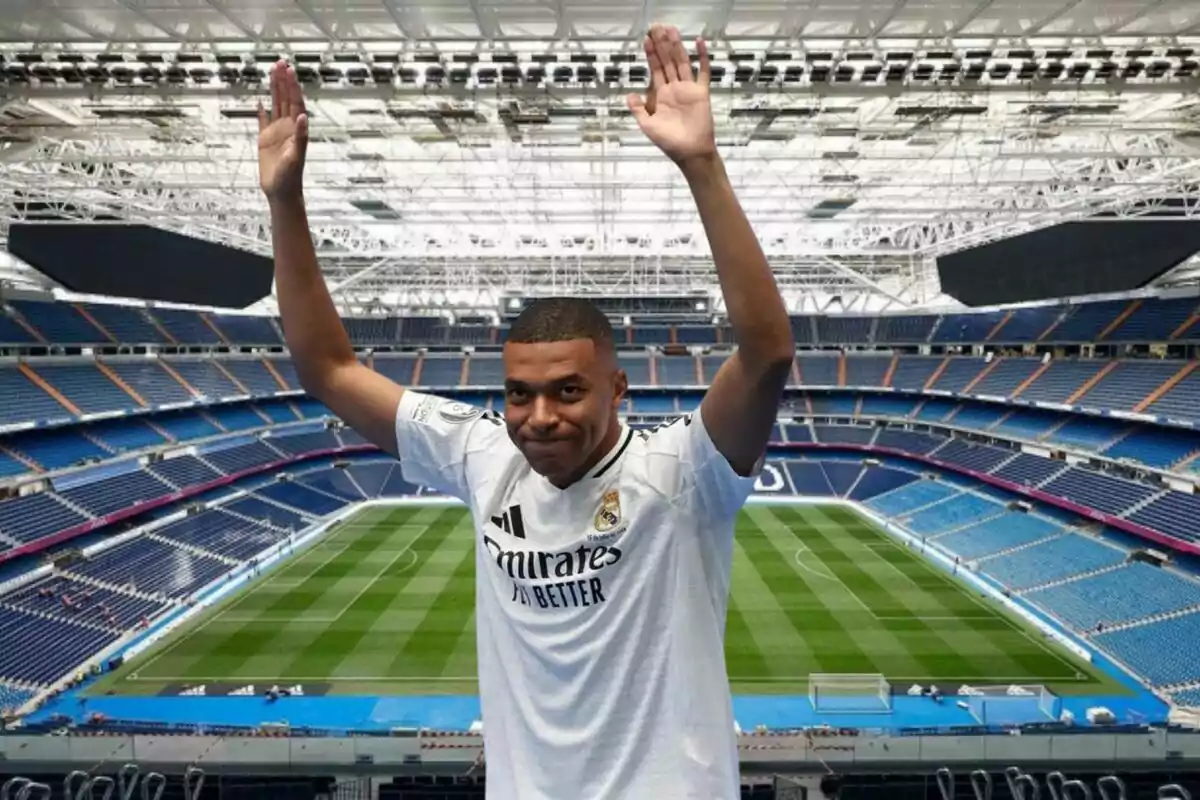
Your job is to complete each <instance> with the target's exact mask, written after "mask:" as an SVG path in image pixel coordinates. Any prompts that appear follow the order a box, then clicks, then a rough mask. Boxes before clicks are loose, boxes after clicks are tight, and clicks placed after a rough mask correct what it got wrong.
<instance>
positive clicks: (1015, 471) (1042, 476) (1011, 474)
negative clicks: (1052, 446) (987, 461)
mask: <svg viewBox="0 0 1200 800" xmlns="http://www.w3.org/2000/svg"><path fill="white" fill-rule="evenodd" d="M1066 466H1067V465H1066V463H1065V462H1063V461H1055V460H1052V459H1049V458H1042V457H1041V456H1034V455H1029V454H1028V453H1021V454H1019V455H1018V456H1017V457H1016V458H1014V459H1013V460H1012V461H1010V462H1008V463H1007V464H1005V465H1004V466H1003V467H1001V468H1000V469H998V470H996V471H995V472H993V473H992V474H993V475H995V476H996V477H997V478H1001V479H1003V480H1006V481H1012V482H1013V483H1015V484H1018V485H1020V486H1026V487H1036V486H1037V485H1038V484H1041V483H1044V482H1045V481H1048V480H1049V479H1050V478H1051V477H1052V476H1053V475H1055V474H1056V473H1058V472H1061V471H1062V470H1063V469H1064V468H1065V467H1066Z"/></svg>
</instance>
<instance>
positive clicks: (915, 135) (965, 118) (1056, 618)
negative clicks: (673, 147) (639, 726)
mask: <svg viewBox="0 0 1200 800" xmlns="http://www.w3.org/2000/svg"><path fill="white" fill-rule="evenodd" d="M660 19H661V20H663V21H667V22H670V23H671V24H674V25H678V26H679V28H680V30H681V31H682V32H683V33H684V35H685V36H703V37H705V38H706V40H707V41H708V43H709V49H710V52H711V53H712V58H713V68H712V79H713V85H712V102H713V110H714V115H715V121H716V135H717V142H718V145H719V147H720V149H721V152H722V156H723V157H724V159H725V161H726V164H727V168H728V171H729V174H730V177H731V180H732V182H733V184H734V187H735V189H736V190H737V192H738V197H739V199H740V202H741V204H742V206H743V208H744V209H745V211H746V213H747V215H748V217H749V218H750V221H751V222H752V223H753V226H754V229H755V232H756V233H757V235H758V237H759V239H760V241H761V243H762V247H763V250H764V251H765V253H766V255H767V257H768V260H769V261H770V264H771V267H772V270H773V272H774V274H775V278H776V281H777V283H778V285H779V287H780V291H781V293H782V294H783V296H784V300H785V301H786V303H787V306H788V311H789V315H790V320H791V330H792V334H793V337H794V339H795V342H796V344H797V351H796V354H795V360H794V363H793V365H792V369H791V374H790V378H789V380H788V383H787V389H786V394H785V397H784V402H783V404H782V405H781V406H780V408H779V412H778V417H777V420H776V423H775V426H774V429H773V433H772V435H771V442H770V445H769V447H768V451H767V456H766V461H765V465H764V467H763V469H762V473H761V475H760V476H759V477H758V479H757V481H756V483H755V487H754V494H753V496H752V498H751V499H750V501H749V502H748V503H747V505H746V507H745V509H744V510H743V511H742V512H741V514H740V515H739V517H738V521H737V528H736V536H735V542H734V553H733V574H732V584H731V587H730V597H729V612H728V618H727V620H726V628H725V653H726V664H727V669H728V673H729V679H730V683H731V686H732V689H733V692H734V717H735V719H736V722H737V728H738V742H739V755H740V758H741V763H742V772H743V786H742V797H743V798H747V800H768V798H780V799H781V800H790V799H791V798H808V797H810V796H812V797H813V798H814V800H820V798H825V797H842V796H844V797H868V796H871V797H873V796H877V795H878V794H879V793H881V792H883V791H888V792H892V793H900V794H903V795H904V796H905V797H913V798H925V797H930V798H936V797H942V798H951V797H954V796H955V795H956V793H957V792H968V793H973V794H974V795H975V796H976V797H978V798H980V800H984V798H988V800H990V798H991V797H992V796H993V793H996V794H997V795H998V796H999V797H1000V798H1005V797H1019V798H1021V799H1022V800H1026V798H1036V797H1040V796H1041V792H1043V791H1044V792H1046V793H1047V796H1050V797H1053V798H1054V800H1062V798H1065V797H1068V796H1071V795H1074V796H1079V797H1089V798H1090V797H1091V796H1092V794H1093V792H1095V793H1098V794H1100V795H1101V796H1103V797H1104V798H1106V800H1108V798H1113V799H1114V800H1115V798H1117V797H1122V798H1124V797H1156V798H1176V797H1178V798H1189V797H1190V796H1191V794H1190V793H1192V792H1195V791H1196V790H1197V789H1200V780H1198V779H1197V766H1198V762H1200V734H1197V732H1196V730H1197V725H1198V724H1200V497H1198V487H1200V431H1198V430H1197V428H1198V427H1200V371H1197V369H1196V367H1197V364H1198V363H1200V361H1198V360H1197V355H1198V347H1200V282H1198V277H1200V270H1198V269H1197V266H1198V265H1200V228H1198V227H1197V224H1198V223H1197V222H1196V217H1197V215H1198V213H1200V203H1198V195H1200V189H1198V187H1200V128H1198V127H1197V125H1198V124H1200V117H1198V116H1197V113H1198V112H1197V109H1198V108H1200V105H1198V104H1197V100H1196V92H1197V89H1198V88H1200V75H1198V69H1200V54H1198V53H1197V48H1198V47H1200V5H1197V4H1196V3H1194V2H1190V0H1071V1H1070V2H1067V0H1053V2H1045V3H1034V2H1019V1H1018V0H936V2H917V0H860V1H859V2H826V1H825V0H778V2H749V0H728V2H724V1H723V2H719V3H704V4H696V5H694V6H683V5H680V6H674V5H670V6H668V5H664V4H659V3H653V2H646V3H641V4H621V5H611V6H598V5H594V4H583V3H572V2H566V0H557V2H546V3H524V2H515V0H495V1H494V2H492V3H490V4H482V3H477V2H461V3H455V2H450V1H449V0H447V1H446V2H438V3H435V2H432V0H418V2H415V3H408V2H400V0H356V1H355V2H353V3H349V2H345V3H343V2H332V0H331V2H327V3H323V4H320V3H315V2H302V1H301V0H295V2H292V1H290V0H287V1H285V0H254V2H249V1H248V0H247V1H242V0H236V1H235V0H191V1H189V2H166V0H161V1H160V0H149V1H146V0H72V2H70V3H45V2H40V1H39V0H25V1H24V2H16V3H12V4H9V7H6V9H5V13H4V14H3V15H0V183H2V184H3V187H4V189H5V191H4V193H3V194H0V238H3V240H4V243H5V250H4V252H2V253H0V720H2V725H0V762H2V763H0V783H2V784H3V789H2V790H0V797H4V798H7V797H10V796H11V797H14V798H24V797H55V798H57V797H70V798H76V797H84V796H87V797H93V796H97V794H99V795H101V796H104V797H109V796H110V795H111V793H113V792H114V791H117V792H119V793H120V796H121V797H122V800H127V799H128V798H130V797H132V796H133V795H134V792H135V791H140V792H141V795H140V796H142V797H146V798H150V797H155V798H157V797H161V796H164V795H166V796H170V797H186V798H188V800H198V798H202V797H203V798H209V797H211V798H224V797H228V798H241V797H263V796H269V797H280V798H295V799H296V800H301V798H304V799H306V800H307V799H308V798H334V797H336V798H345V800H358V799H359V798H362V800H373V799H374V798H381V800H382V799H386V798H392V799H393V800H435V799H437V800H440V799H441V798H451V797H453V798H482V797H483V796H484V792H485V789H486V785H487V760H486V758H485V754H484V753H483V747H482V738H481V730H482V727H483V725H484V724H485V721H484V720H483V719H482V718H481V713H480V704H479V699H478V696H477V695H478V681H477V663H476V639H475V565H476V561H475V549H474V542H473V541H472V519H471V515H470V513H469V511H468V510H467V509H466V508H465V507H464V506H463V505H462V504H461V503H459V502H458V501H456V500H453V499H451V498H448V497H444V496H441V495H440V494H438V493H437V492H434V491H432V490H430V489H429V488H428V487H425V486H421V485H413V484H411V483H409V482H407V481H406V480H405V478H404V475H403V474H402V471H401V468H400V466H399V464H398V462H397V461H396V460H395V459H394V458H392V457H391V456H389V455H388V454H387V453H384V452H382V451H380V450H379V449H378V448H376V447H375V446H374V445H372V444H370V443H368V442H367V440H366V439H364V438H363V437H362V436H361V435H360V434H359V433H357V432H355V431H354V430H352V429H351V428H350V427H348V426H347V425H346V424H345V423H344V422H343V421H342V420H341V419H339V418H338V417H337V416H336V415H335V414H334V413H333V412H331V411H330V410H329V409H328V408H327V407H325V406H324V405H323V404H322V403H320V402H319V401H317V400H316V399H314V398H312V397H309V396H308V395H307V394H306V393H305V391H304V388H303V387H302V386H301V383H300V379H299V376H298V374H297V370H296V367H295V364H294V363H293V361H292V358H291V355H290V354H289V352H288V350H287V346H286V344H285V338H284V331H283V325H282V323H281V320H280V315H279V307H278V300H277V297H276V295H275V293H274V292H275V287H274V285H273V282H272V252H273V250H272V232H271V227H270V224H269V217H268V215H267V211H266V205H265V202H264V200H263V197H262V193H261V191H260V188H259V181H258V174H257V166H256V158H257V151H256V144H255V142H256V136H257V134H258V128H257V124H256V114H257V112H256V106H257V103H258V102H260V101H261V100H263V98H264V97H265V96H266V91H267V89H266V85H265V81H266V76H267V71H268V70H269V69H270V68H271V65H272V64H273V63H275V62H276V61H277V60H279V59H280V58H287V59H289V60H291V61H292V62H293V63H294V64H295V65H296V67H297V75H298V76H299V78H300V82H301V84H302V85H303V87H304V92H305V95H306V97H307V98H308V102H309V104H310V113H311V119H312V121H311V123H310V124H311V144H310V147H309V153H308V165H307V174H306V195H307V202H308V206H309V209H308V210H309V218H310V221H311V224H312V227H313V233H314V241H315V245H316V250H317V254H318V257H319V260H320V265H321V269H322V271H323V273H324V275H325V279H326V283H327V285H328V287H329V289H330V292H331V294H332V296H333V299H334V301H335V304H336V305H337V308H338V311H339V313H340V314H342V317H343V320H344V324H345V327H346V330H347V332H348V334H349V336H350V339H351V341H352V343H353V345H354V348H355V351H356V354H357V355H358V357H359V359H360V361H361V363H362V364H364V365H366V366H367V367H368V368H370V369H372V370H374V371H376V372H378V373H380V374H382V375H385V376H387V377H389V378H392V379H393V380H395V381H396V382H398V383H400V384H401V385H404V386H407V387H413V388H416V389H418V390H421V391H428V392H432V393H436V394H438V395H441V396H443V397H447V398H451V399H454V400H457V401H460V402H463V403H467V404H471V405H472V406H476V407H481V408H486V409H489V410H492V411H496V412H501V413H502V412H503V411H504V395H503V391H502V389H503V383H504V366H503V362H502V360H501V350H502V348H503V346H504V342H505V340H506V336H507V333H508V330H509V326H510V325H511V323H512V321H513V319H514V318H515V317H516V316H517V315H518V314H519V313H520V312H521V310H522V309H523V308H525V307H526V306H527V304H528V303H529V302H530V301H531V300H533V299H535V298H538V297H543V296H564V295H565V296H585V297H588V298H590V299H592V300H593V301H594V302H596V303H597V304H599V305H600V307H601V308H602V309H603V310H604V311H605V312H606V313H607V314H608V315H609V317H610V319H611V320H612V322H613V324H614V326H615V329H616V331H617V335H618V349H619V361H620V366H621V368H622V369H623V370H624V371H625V373H626V375H627V376H628V379H629V384H630V392H629V396H628V398H627V399H626V400H625V401H624V404H623V406H622V414H623V417H624V419H625V421H626V422H627V424H628V425H629V426H630V427H632V428H635V429H643V428H651V427H654V426H656V425H659V424H661V423H663V422H664V421H669V420H672V419H676V418H678V417H680V416H681V415H684V414H688V413H690V412H693V411H695V410H696V409H697V408H698V407H699V403H700V401H701V398H702V397H703V396H704V391H705V388H706V387H707V386H708V385H709V384H710V382H711V381H712V380H713V377H714V375H715V374H716V370H717V369H718V368H719V367H720V365H721V364H722V363H723V362H724V361H725V359H726V358H727V357H728V355H729V354H730V353H731V352H733V351H734V349H735V348H736V347H737V342H736V340H735V337H734V334H733V329H732V327H731V326H730V324H729V320H728V317H727V315H726V313H725V308H724V306H723V302H722V295H721V289H720V286H719V285H718V283H717V277H716V274H715V271H714V268H713V264H712V259H711V256H710V254H709V249H708V243H707V241H706V239H705V232H704V230H703V228H702V226H701V224H700V221H699V219H698V218H697V216H696V209H695V206H694V204H693V203H692V201H691V198H690V197H689V196H688V194H687V192H686V190H685V188H686V187H685V186H684V185H683V183H682V181H681V180H680V179H679V178H678V175H677V171H675V170H674V166H673V165H672V164H670V163H669V162H666V161H664V159H663V158H662V156H661V154H659V153H657V152H656V151H655V150H654V149H653V148H652V147H651V146H650V144H649V142H647V141H646V140H645V138H644V137H643V135H642V134H641V132H640V131H639V130H638V126H637V124H636V123H635V121H634V120H633V118H632V116H631V114H630V112H629V110H628V109H627V108H626V106H625V103H624V97H625V95H626V93H628V92H630V91H635V92H636V91H643V90H645V88H646V86H647V79H648V72H647V67H646V60H645V57H644V54H643V53H642V52H641V49H640V46H639V42H640V37H641V36H642V35H643V33H644V31H645V29H646V27H647V26H648V25H649V24H650V23H651V22H654V21H656V20H660ZM785 354H786V351H785ZM562 591H566V589H565V588H564V589H563V590H562ZM571 591H572V592H574V589H571ZM581 591H582V590H581ZM537 602H541V603H551V604H553V603H554V602H556V601H555V599H554V597H553V596H547V597H542V596H541V595H539V596H538V598H537Z"/></svg>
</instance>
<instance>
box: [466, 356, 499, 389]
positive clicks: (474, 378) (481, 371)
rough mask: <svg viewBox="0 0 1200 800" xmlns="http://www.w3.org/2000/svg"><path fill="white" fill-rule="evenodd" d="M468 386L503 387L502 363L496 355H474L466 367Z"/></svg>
mask: <svg viewBox="0 0 1200 800" xmlns="http://www.w3.org/2000/svg"><path fill="white" fill-rule="evenodd" d="M467 370H468V371H467V385H468V386H503V385H504V362H503V360H501V358H500V356H498V355H486V354H482V353H476V354H475V355H473V356H471V358H470V360H469V362H468V365H467Z"/></svg>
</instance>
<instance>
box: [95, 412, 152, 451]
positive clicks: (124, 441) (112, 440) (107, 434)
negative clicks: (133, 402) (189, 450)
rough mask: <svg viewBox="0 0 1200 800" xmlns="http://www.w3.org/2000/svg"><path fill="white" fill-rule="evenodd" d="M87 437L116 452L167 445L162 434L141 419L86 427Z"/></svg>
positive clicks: (114, 420)
mask: <svg viewBox="0 0 1200 800" xmlns="http://www.w3.org/2000/svg"><path fill="white" fill-rule="evenodd" d="M84 430H85V431H86V432H87V435H88V436H89V437H91V438H92V439H93V440H95V441H98V442H101V443H102V444H104V445H105V446H106V447H108V448H110V449H111V450H113V451H114V452H118V453H122V452H126V451H130V450H141V449H143V448H146V447H154V446H155V445H160V444H165V443H166V441H167V440H166V439H164V438H163V436H162V434H161V433H159V432H158V431H156V430H154V429H153V428H151V427H150V426H149V425H147V424H146V421H145V420H141V419H109V420H102V421H100V422H92V423H89V424H88V425H86V426H84Z"/></svg>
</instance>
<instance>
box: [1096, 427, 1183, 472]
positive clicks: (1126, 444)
mask: <svg viewBox="0 0 1200 800" xmlns="http://www.w3.org/2000/svg"><path fill="white" fill-rule="evenodd" d="M1197 451H1200V437H1198V436H1197V434H1195V433H1191V432H1189V431H1182V430H1178V431H1171V430H1167V429H1165V428H1142V429H1141V430H1137V431H1134V432H1133V433H1131V434H1129V435H1128V436H1126V437H1125V438H1123V439H1121V440H1120V441H1119V442H1117V443H1116V444H1114V445H1112V446H1111V447H1109V448H1108V449H1107V450H1104V451H1103V452H1104V455H1106V456H1108V457H1109V458H1117V459H1120V458H1129V459H1133V460H1134V461H1140V462H1141V463H1143V464H1146V465H1147V466H1151V467H1158V468H1159V469H1169V468H1171V467H1172V466H1173V465H1175V464H1177V463H1179V462H1180V461H1183V460H1184V459H1185V458H1188V457H1189V456H1192V455H1195V454H1196V452H1197Z"/></svg>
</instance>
